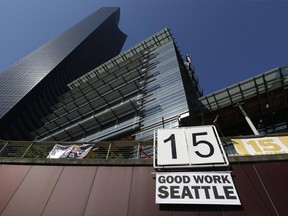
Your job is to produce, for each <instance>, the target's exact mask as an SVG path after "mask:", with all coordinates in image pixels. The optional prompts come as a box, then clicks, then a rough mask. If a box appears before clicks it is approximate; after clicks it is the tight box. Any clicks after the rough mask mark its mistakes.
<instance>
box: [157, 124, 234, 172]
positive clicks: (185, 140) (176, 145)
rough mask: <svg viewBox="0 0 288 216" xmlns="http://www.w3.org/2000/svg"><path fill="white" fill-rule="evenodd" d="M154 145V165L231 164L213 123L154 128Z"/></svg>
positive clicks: (220, 165) (169, 166) (187, 166)
mask: <svg viewBox="0 0 288 216" xmlns="http://www.w3.org/2000/svg"><path fill="white" fill-rule="evenodd" d="M153 147H154V148H153V150H154V157H153V166H154V168H155V169H169V168H199V167H224V166H228V165H229V161H228V158H227V156H226V153H225V151H224V148H223V146H222V143H221V141H220V138H219V135H218V133H217V130H216V127H215V126H214V125H204V126H194V127H183V128H172V129H158V130H155V131H154V145H153Z"/></svg>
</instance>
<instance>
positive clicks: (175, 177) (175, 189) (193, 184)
mask: <svg viewBox="0 0 288 216" xmlns="http://www.w3.org/2000/svg"><path fill="white" fill-rule="evenodd" d="M156 203H159V204H164V203H174V204H177V203H182V204H221V205H241V203H240V200H239V197H238V194H237V191H236V189H235V186H234V183H233V181H232V178H231V174H230V173H229V172H189V173H184V172H183V173H182V172H178V173H175V172H173V173H156Z"/></svg>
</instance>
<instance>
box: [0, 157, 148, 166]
mask: <svg viewBox="0 0 288 216" xmlns="http://www.w3.org/2000/svg"><path fill="white" fill-rule="evenodd" d="M0 164H19V165H59V166H62V165H65V166H67V165H68V166H69V165H71V166H95V165H96V166H105V165H109V166H112V165H113V166H125V165H127V166H128V165H129V166H151V165H153V160H152V159H131V160H128V159H107V160H106V159H46V158H45V159H42V158H41V159H39V158H1V157H0Z"/></svg>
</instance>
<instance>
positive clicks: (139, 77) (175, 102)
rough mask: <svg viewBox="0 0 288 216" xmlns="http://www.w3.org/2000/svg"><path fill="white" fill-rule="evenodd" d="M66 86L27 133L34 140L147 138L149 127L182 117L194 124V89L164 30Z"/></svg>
mask: <svg viewBox="0 0 288 216" xmlns="http://www.w3.org/2000/svg"><path fill="white" fill-rule="evenodd" d="M68 86H69V88H70V90H69V91H67V92H66V93H65V94H63V95H62V96H61V97H59V98H58V99H59V102H58V103H56V104H55V105H54V106H53V107H50V110H51V111H52V112H51V113H50V114H49V115H47V116H46V117H45V118H43V119H42V121H43V126H42V127H40V128H39V129H37V130H35V131H34V132H33V133H32V135H33V137H35V139H36V140H40V141H43V140H61V141H65V140H70V141H71V140H74V141H75V140H82V141H83V140H85V141H97V140H107V139H108V140H112V139H131V138H132V139H134V138H135V139H136V140H148V139H151V138H152V137H153V130H154V129H155V128H159V127H160V128H163V127H166V128H173V127H178V126H180V124H181V122H183V121H184V117H185V121H186V120H187V119H188V118H190V123H191V124H193V123H194V124H197V123H199V122H197V120H196V119H193V118H192V117H193V116H194V115H193V113H194V112H195V106H194V107H192V106H193V104H194V105H195V100H196V98H198V97H199V96H200V95H201V91H200V87H199V85H198V83H197V78H196V76H195V73H194V71H193V70H192V68H191V67H190V68H189V67H186V66H185V65H184V62H183V60H182V57H181V56H180V53H179V51H178V49H177V47H176V46H175V43H174V40H173V38H172V36H171V33H170V31H169V30H168V29H163V30H162V31H160V32H158V33H157V34H155V35H153V36H151V37H150V38H148V39H146V40H144V41H143V42H141V43H140V44H138V45H135V46H134V47H132V48H131V49H129V50H127V51H126V52H124V53H122V54H120V55H118V56H116V57H114V58H112V59H111V60H109V61H107V62H105V63H104V64H102V65H101V66H99V67H97V68H95V69H93V70H91V71H90V72H88V73H86V74H85V75H83V76H81V77H80V78H78V79H76V80H74V81H72V82H71V83H69V84H68ZM196 122H197V123H196ZM131 135H133V137H131ZM129 137H130V138H129Z"/></svg>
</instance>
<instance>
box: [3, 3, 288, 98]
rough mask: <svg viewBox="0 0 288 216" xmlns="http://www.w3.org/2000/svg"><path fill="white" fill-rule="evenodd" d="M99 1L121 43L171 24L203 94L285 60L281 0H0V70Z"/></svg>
mask: <svg viewBox="0 0 288 216" xmlns="http://www.w3.org/2000/svg"><path fill="white" fill-rule="evenodd" d="M103 6H117V7H120V9H121V17H120V23H119V26H120V28H121V29H122V30H123V32H125V33H126V34H128V38H127V41H126V44H125V46H124V50H126V49H128V48H129V47H131V46H133V45H135V44H137V43H138V42H141V41H142V40H144V39H146V38H147V37H149V36H151V35H152V34H154V33H156V32H158V31H160V30H161V29H163V28H165V27H168V28H170V29H171V31H172V33H173V35H174V37H175V40H176V42H177V44H178V46H179V48H180V50H181V52H182V54H183V56H184V55H185V54H186V52H188V53H189V54H190V57H191V59H192V62H193V64H194V65H195V68H196V72H197V74H198V77H199V81H200V85H201V86H202V87H203V89H204V94H208V93H212V92H213V91H216V90H220V89H222V88H225V87H227V86H229V85H232V84H235V83H237V82H240V81H243V80H245V79H248V78H250V77H251V76H255V75H258V74H261V73H263V72H265V71H268V70H270V69H273V68H276V67H279V66H284V65H288V24H287V23H288V1H276V0H271V1H260V0H253V1H245V0H241V1H240V0H239V1H236V0H234V1H232V0H230V1H228V0H226V1H220V0H210V1H208V0H207V1H205V0H198V1H196V0H41V1H40V0H0V33H1V34H0V71H4V70H5V69H7V68H8V67H9V66H11V65H12V64H14V63H15V62H17V61H18V60H20V59H21V58H23V57H24V56H26V55H27V54H29V53H30V52H31V51H33V50H34V49H36V48H37V47H39V46H40V45H42V44H43V43H45V42H47V41H48V40H50V39H53V38H54V37H56V36H57V35H59V34H60V33H62V32H63V31H64V30H66V29H67V28H69V27H71V26H72V25H73V24H75V23H76V22H78V21H80V20H81V19H82V18H85V17H86V16H88V15H89V14H91V13H92V12H94V11H96V10H97V9H99V8H100V7H103Z"/></svg>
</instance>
